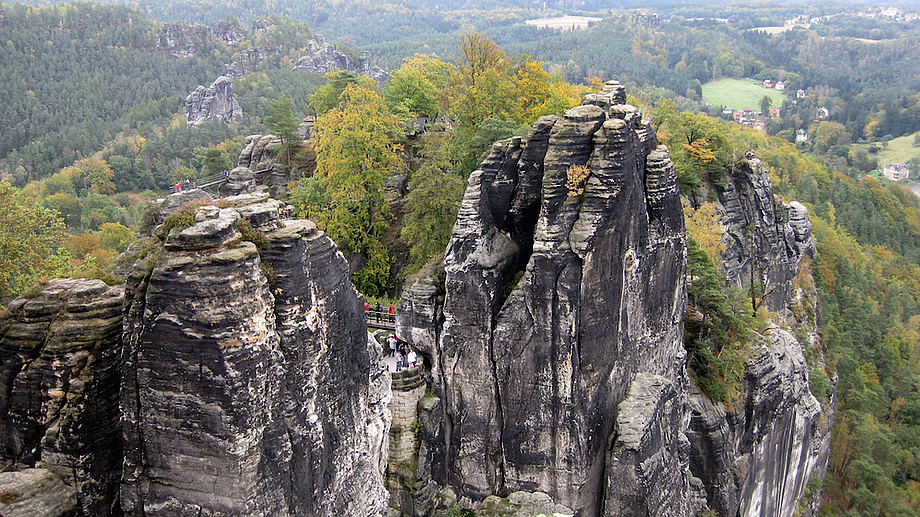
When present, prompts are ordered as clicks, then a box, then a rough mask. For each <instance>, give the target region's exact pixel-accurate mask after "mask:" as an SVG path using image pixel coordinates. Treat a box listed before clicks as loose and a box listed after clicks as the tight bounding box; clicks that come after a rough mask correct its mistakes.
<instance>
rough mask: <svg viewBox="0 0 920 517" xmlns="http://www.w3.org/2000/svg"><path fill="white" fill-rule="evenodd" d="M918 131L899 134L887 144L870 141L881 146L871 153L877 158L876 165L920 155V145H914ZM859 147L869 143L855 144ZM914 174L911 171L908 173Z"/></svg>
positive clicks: (866, 145) (903, 160)
mask: <svg viewBox="0 0 920 517" xmlns="http://www.w3.org/2000/svg"><path fill="white" fill-rule="evenodd" d="M918 134H920V132H917V133H913V134H910V135H906V136H899V137H898V138H895V139H893V140H889V141H888V145H887V146H884V147H882V143H881V142H871V143H872V144H875V145H877V146H878V147H881V149H880V150H879V152H878V153H876V154H874V155H871V156H874V157H876V158H877V159H878V166H879V167H883V166H884V165H885V164H886V163H892V162H895V163H907V161H908V160H910V159H911V158H913V157H915V156H920V147H914V138H916V135H918ZM857 145H858V146H859V147H862V148H864V149H865V148H866V147H868V146H869V145H870V144H857ZM910 175H911V176H913V175H914V173H913V172H911V174H910Z"/></svg>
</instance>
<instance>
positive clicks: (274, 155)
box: [237, 135, 288, 196]
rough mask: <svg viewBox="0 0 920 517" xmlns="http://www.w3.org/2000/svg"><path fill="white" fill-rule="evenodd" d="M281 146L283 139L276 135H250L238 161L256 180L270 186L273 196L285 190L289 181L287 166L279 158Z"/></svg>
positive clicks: (238, 165)
mask: <svg viewBox="0 0 920 517" xmlns="http://www.w3.org/2000/svg"><path fill="white" fill-rule="evenodd" d="M280 148H281V139H280V138H278V137H277V136H275V135H250V136H249V137H247V138H246V145H244V146H243V151H242V152H240V157H239V160H238V161H237V167H244V168H246V169H248V170H249V171H250V172H249V173H251V174H253V177H254V179H255V182H256V183H257V184H259V185H266V186H268V191H269V192H270V193H271V195H273V196H278V195H280V194H281V193H283V192H285V189H286V188H287V182H288V173H287V168H286V167H285V166H284V164H283V163H281V160H280V159H279V158H278V150H279V149H280ZM247 175H248V174H247Z"/></svg>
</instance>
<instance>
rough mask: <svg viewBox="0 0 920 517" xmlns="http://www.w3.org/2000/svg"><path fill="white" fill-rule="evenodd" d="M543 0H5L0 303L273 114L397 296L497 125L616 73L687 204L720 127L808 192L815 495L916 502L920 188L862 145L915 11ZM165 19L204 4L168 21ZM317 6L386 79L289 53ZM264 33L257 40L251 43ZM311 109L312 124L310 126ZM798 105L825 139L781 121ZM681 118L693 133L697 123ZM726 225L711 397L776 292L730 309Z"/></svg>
mask: <svg viewBox="0 0 920 517" xmlns="http://www.w3.org/2000/svg"><path fill="white" fill-rule="evenodd" d="M530 3H532V2H518V3H512V4H507V5H508V7H504V8H501V9H497V10H492V11H486V10H475V9H472V8H471V7H476V6H479V4H477V5H473V4H471V3H464V4H463V6H462V8H463V9H464V10H457V9H455V8H454V7H455V6H454V5H452V4H451V3H450V2H445V3H443V4H441V5H442V6H443V8H442V9H439V10H420V9H416V8H415V7H417V6H414V5H410V4H408V3H406V4H389V3H382V2H381V3H377V2H367V3H349V4H344V3H340V2H317V3H312V4H310V5H309V6H307V5H293V4H286V3H284V4H283V5H280V6H279V9H278V10H277V11H276V12H274V13H265V12H262V11H260V9H263V6H262V4H259V6H254V5H245V3H238V4H237V3H234V2H229V3H223V4H221V6H222V7H221V8H219V9H216V8H215V7H217V6H211V5H209V4H205V3H201V4H187V3H186V4H182V5H184V6H189V5H191V6H192V7H191V8H188V10H183V9H184V8H183V9H180V8H179V3H170V2H165V3H163V4H158V7H151V9H158V10H159V11H156V12H151V14H155V15H156V16H157V17H159V18H160V20H161V21H157V20H155V19H153V18H152V17H150V16H149V15H148V13H145V12H142V11H139V10H136V9H134V8H131V7H125V6H104V5H94V4H59V5H54V6H49V7H41V8H39V7H29V6H25V5H22V4H17V5H15V6H10V5H6V4H0V28H2V29H0V30H2V32H0V45H3V46H4V50H5V52H4V53H3V54H2V57H0V74H2V75H0V99H2V101H3V102H2V103H0V106H2V107H0V124H2V127H4V128H5V130H4V136H5V137H6V138H4V139H3V141H2V142H0V176H2V178H3V180H2V181H0V222H2V224H0V242H3V243H4V245H3V246H2V248H0V303H5V302H7V301H8V300H9V299H10V297H12V296H15V295H17V294H20V293H22V292H26V291H27V290H28V289H29V287H30V286H31V285H32V284H33V283H34V282H35V281H37V280H41V279H43V278H48V277H50V276H52V275H58V274H72V275H82V276H92V277H99V278H104V279H107V280H108V281H117V279H115V278H114V277H112V275H111V274H109V271H110V270H111V267H112V264H113V263H114V261H115V257H117V255H118V253H120V252H121V251H123V250H124V249H125V247H126V246H127V245H128V244H129V243H130V242H132V241H133V240H134V238H135V232H136V231H137V229H138V228H139V227H140V226H141V225H142V223H143V219H144V217H145V209H144V207H145V206H146V203H145V202H146V200H149V199H151V198H153V197H156V196H158V195H162V194H163V193H165V191H166V188H167V187H168V185H171V184H172V183H174V182H175V181H177V180H179V179H182V178H186V177H197V176H204V175H207V174H209V173H212V172H214V171H216V170H223V169H226V168H230V167H232V166H233V164H234V163H235V160H236V157H237V156H238V155H239V152H240V149H241V148H242V145H243V141H244V138H245V136H246V135H248V134H252V133H265V132H269V131H271V132H273V133H275V134H277V135H281V136H282V138H283V140H284V141H285V142H286V144H285V145H286V146H288V147H287V149H285V150H283V154H282V155H283V156H284V158H285V161H286V162H287V163H288V164H289V166H290V168H291V170H292V171H296V173H294V174H293V179H294V180H296V181H294V182H292V184H291V185H290V187H291V189H290V193H289V198H288V201H289V202H290V203H291V204H292V205H294V206H295V207H296V208H297V210H298V211H299V212H300V214H301V215H307V216H309V217H311V218H314V219H316V220H317V221H318V222H319V224H321V225H322V227H323V228H324V229H325V230H326V231H327V232H328V233H329V234H330V235H332V236H333V237H334V238H335V240H336V241H337V242H338V244H339V245H340V246H341V247H342V248H343V250H345V251H346V252H348V253H349V254H354V255H360V256H362V257H363V258H364V259H365V260H364V265H363V267H362V268H361V269H360V270H359V271H358V272H357V273H356V275H355V283H356V285H358V286H359V288H360V289H361V290H362V292H364V293H366V294H368V295H374V296H378V295H381V296H382V295H389V296H395V295H396V294H397V291H398V287H399V283H400V281H401V280H402V279H403V278H404V276H405V275H406V274H407V273H409V272H411V271H413V270H415V269H417V268H419V267H421V266H423V265H424V264H426V263H429V262H430V261H432V260H437V258H438V256H439V254H440V253H442V252H443V250H444V247H445V243H446V241H447V239H448V237H449V234H450V230H451V227H452V225H453V221H454V219H455V215H456V209H457V206H458V204H459V201H460V198H461V196H462V192H463V189H464V185H465V179H466V178H467V177H468V175H469V173H470V172H471V171H472V170H473V168H475V166H476V165H477V163H478V162H479V160H480V159H481V158H482V156H483V153H484V152H486V151H487V150H488V148H489V146H490V145H491V144H492V142H493V141H495V140H498V139H501V138H506V137H509V136H512V135H524V136H526V130H527V128H528V127H529V126H530V125H531V124H532V123H533V121H534V120H536V118H537V117H539V116H541V115H544V114H549V113H560V112H561V111H563V110H564V109H566V108H568V107H570V106H573V105H575V104H577V103H578V102H579V100H580V98H581V97H582V95H583V94H584V93H586V92H589V91H594V90H596V89H597V88H598V87H599V86H600V84H601V80H607V79H618V80H620V81H621V82H622V83H624V84H626V85H628V88H629V91H630V92H631V93H632V97H631V102H634V103H635V104H637V105H639V106H640V107H641V108H642V110H643V112H645V113H647V114H649V115H650V116H651V117H652V118H653V123H654V124H655V125H656V126H657V128H658V131H659V138H660V139H661V140H662V141H663V142H664V143H667V144H668V145H669V146H670V148H671V150H672V156H673V159H674V160H675V164H676V167H677V170H678V172H679V178H680V182H681V187H682V190H683V192H684V193H685V194H686V195H687V198H688V199H690V200H694V201H693V204H694V205H695V206H694V207H693V208H694V209H695V210H696V213H699V214H707V212H706V209H707V203H706V201H707V200H706V199H705V196H702V197H701V198H700V199H697V198H698V197H700V196H699V195H697V194H698V192H699V191H698V189H699V187H700V186H702V185H704V184H705V182H707V181H711V180H712V178H713V177H715V176H717V173H718V171H719V170H722V169H725V168H727V167H731V166H733V165H734V160H739V159H740V158H738V157H737V156H733V154H732V153H730V152H728V151H727V150H728V149H730V148H735V149H748V150H752V151H754V152H755V153H756V156H757V157H758V158H759V159H761V160H762V161H763V162H764V163H765V164H766V165H767V167H768V169H769V170H770V173H771V177H772V180H773V183H774V187H775V189H776V192H777V194H779V195H780V196H781V197H782V198H783V199H784V200H787V201H790V200H793V199H795V200H799V201H801V202H803V203H805V204H806V205H807V206H808V207H809V210H810V211H809V215H810V217H811V219H812V221H813V223H814V233H815V237H816V239H817V240H818V250H819V254H818V256H817V258H816V259H815V260H814V261H813V262H812V263H811V264H809V265H808V267H810V269H811V271H812V272H813V274H814V277H815V281H816V284H817V289H818V291H819V294H820V314H819V315H816V318H817V320H818V321H819V322H820V335H821V340H820V342H819V343H816V344H814V346H813V348H812V349H810V350H809V351H808V357H809V360H810V365H811V368H812V372H811V373H812V376H811V377H812V390H813V392H814V393H815V395H816V396H818V397H819V398H820V399H822V400H823V401H824V403H831V401H832V400H833V399H832V395H833V393H834V392H833V385H834V382H836V383H837V403H838V406H837V411H838V413H837V419H836V423H837V425H836V428H835V436H834V441H833V454H832V458H831V462H830V466H829V468H828V475H827V478H826V479H825V480H824V484H823V490H822V491H821V497H822V498H823V506H822V512H823V514H824V515H854V516H857V515H866V516H869V515H873V516H876V515H884V516H896V515H916V514H917V513H918V512H920V201H918V199H920V198H918V197H917V196H915V195H914V194H913V193H912V192H911V191H910V190H909V189H907V188H905V187H902V186H899V185H897V184H893V183H890V182H887V181H884V180H878V179H875V178H872V177H869V176H866V175H864V174H863V173H864V172H867V170H869V169H870V168H872V167H871V159H870V157H868V156H867V155H866V154H865V153H867V152H868V151H864V150H863V149H864V148H863V147H860V146H861V145H864V144H867V143H872V144H873V145H876V144H877V145H878V146H883V145H884V144H885V142H886V141H888V140H890V139H891V138H893V137H898V136H902V135H909V134H911V133H913V132H917V131H918V130H920V95H918V93H917V92H918V91H920V63H918V62H917V60H918V59H920V52H918V41H920V24H918V23H917V22H916V21H915V22H913V23H908V22H904V21H899V20H894V19H883V18H878V17H860V16H855V15H849V14H847V13H849V12H851V11H852V10H853V9H854V7H853V6H834V5H831V4H816V5H812V6H808V7H802V6H793V5H787V4H779V5H777V6H769V7H754V8H746V10H745V9H740V8H734V7H732V8H729V7H724V6H723V7H713V8H709V9H703V8H702V7H699V6H685V5H680V4H677V5H674V6H671V7H668V8H667V10H665V8H662V10H661V11H659V17H658V18H657V21H656V20H655V19H653V18H650V17H649V16H648V11H643V12H634V11H606V12H603V13H594V14H600V15H601V16H598V17H601V18H603V19H602V20H601V21H599V22H596V23H594V24H593V25H592V26H591V27H590V28H589V29H588V30H583V31H567V32H557V31H554V30H551V29H539V28H536V27H533V26H529V25H525V24H523V21H524V20H527V19H529V18H532V17H535V16H538V15H542V14H544V13H545V12H546V11H543V9H544V8H543V7H542V5H539V6H534V5H527V4H530ZM519 4H520V5H519ZM541 4H542V3H541ZM562 5H563V4H553V5H551V6H550V7H551V8H552V9H557V8H558V7H559V6H562ZM481 6H486V7H491V5H490V4H489V3H487V2H483V3H481ZM597 7H598V8H600V7H601V6H597ZM580 8H581V9H583V10H588V9H591V8H594V4H592V3H590V2H588V3H584V4H581V7H580ZM298 9H300V10H298ZM538 9H539V10H538ZM720 10H724V12H720ZM193 11H194V12H193ZM307 11H309V12H307ZM204 12H208V13H210V14H209V16H211V17H215V16H216V18H213V20H211V19H208V18H206V17H204V16H203V13H204ZM277 13H281V14H288V15H290V17H284V16H278V15H277ZM803 13H807V14H810V15H811V16H814V17H819V16H823V17H827V16H830V15H834V14H837V15H836V16H830V17H829V18H826V19H825V18H822V19H821V21H820V22H818V21H816V22H815V23H813V24H812V25H811V26H810V27H809V28H805V27H800V28H796V29H793V30H790V31H786V32H782V33H780V34H773V35H768V34H765V33H760V32H753V31H748V30H747V29H749V28H751V27H757V26H766V25H782V23H783V21H784V20H785V19H788V18H790V17H792V16H797V15H800V14H803ZM262 16H264V17H262ZM237 17H238V18H237ZM295 17H297V18H296V19H295ZM698 18H705V19H698ZM716 18H719V19H723V18H724V19H725V20H727V21H716V20H715V19H716ZM176 19H184V20H186V21H208V22H211V25H212V28H208V27H203V26H195V25H189V24H187V23H184V22H182V23H169V24H167V23H165V20H176ZM298 19H299V20H305V21H298ZM240 20H245V23H244V22H242V21H240ZM252 22H257V24H258V26H259V27H261V29H260V30H258V31H254V30H250V29H249V28H248V27H249V25H250V24H251V23H252ZM169 31H172V33H173V34H180V35H181V37H179V38H178V39H173V40H169V39H168V38H167V37H166V35H167V33H168V32H169ZM315 32H322V33H324V34H325V35H326V36H327V40H334V41H336V42H337V46H339V48H341V49H342V50H343V51H346V52H348V53H350V54H352V55H355V54H356V53H357V51H358V50H371V51H372V53H373V54H374V55H375V56H376V57H377V61H378V63H380V64H385V65H386V66H387V67H388V68H389V70H390V72H391V74H390V80H389V81H388V82H386V83H384V84H376V83H375V82H374V81H372V80H370V79H368V78H365V77H362V76H360V75H357V74H354V73H350V72H346V71H334V72H331V73H329V74H326V75H325V76H322V75H320V74H311V73H305V72H296V71H292V70H291V64H292V62H293V61H295V60H296V59H297V57H299V56H300V55H302V53H303V51H304V49H305V48H306V46H307V45H308V41H309V39H310V37H312V36H313V34H314V33H315ZM227 34H236V35H238V36H235V37H232V38H226V37H224V36H221V35H227ZM397 36H398V37H397ZM854 38H864V39H872V40H877V41H879V43H867V42H864V41H860V40H857V39H854ZM170 41H172V42H170ZM382 41H386V43H382ZM265 50H271V52H259V51H265ZM254 53H255V54H262V55H263V57H262V58H259V59H257V60H255V61H247V59H248V58H247V57H246V56H251V55H253V54H254ZM230 63H238V64H240V63H241V64H244V65H245V66H244V68H245V69H246V73H245V75H243V76H242V77H238V78H237V79H235V80H234V88H235V92H236V96H237V99H238V101H239V103H240V105H241V106H242V108H243V111H244V114H245V117H246V119H245V121H244V122H242V123H239V124H230V125H224V124H204V125H201V126H191V127H190V126H187V125H186V121H185V118H184V115H183V103H184V99H185V96H186V95H187V94H188V93H189V92H191V91H192V90H193V89H194V88H195V87H196V86H197V85H199V84H204V85H207V84H209V83H210V82H211V81H212V80H213V79H214V78H216V77H217V76H218V75H220V74H222V73H224V71H225V68H224V66H225V65H227V64H230ZM721 77H733V78H743V77H753V78H757V79H769V78H779V77H782V78H785V79H786V80H788V81H789V83H790V86H791V88H792V89H794V90H795V89H802V90H804V91H805V92H806V96H805V97H804V98H802V99H793V98H792V96H791V95H790V99H789V102H788V103H786V102H784V103H783V106H782V116H781V117H779V118H778V119H776V120H771V121H770V122H769V124H768V125H767V127H766V131H755V130H753V129H750V128H746V127H742V126H740V125H738V124H735V123H733V122H729V121H726V120H719V119H718V117H719V115H720V114H721V110H720V109H718V108H719V107H715V106H713V107H707V106H705V105H704V104H703V103H702V99H701V93H700V87H701V85H702V84H705V83H706V82H708V81H711V80H713V79H716V78H721ZM793 100H796V101H797V102H796V103H795V104H793V102H792V101H793ZM820 107H826V108H827V109H828V114H827V117H826V118H824V119H821V120H819V119H818V118H817V116H816V115H815V112H816V110H817V109H818V108H820ZM307 113H310V114H312V115H315V125H314V137H313V140H312V141H311V143H310V144H309V145H307V144H303V143H300V142H299V139H297V138H296V127H297V124H298V123H299V122H300V121H301V119H302V118H303V117H304V116H305V115H306V114H307ZM419 117H427V119H428V120H429V121H432V123H431V124H430V125H429V126H428V127H427V128H426V129H425V130H424V131H420V130H419V129H418V128H417V127H415V126H414V125H413V124H412V122H413V121H416V120H418V118H419ZM798 130H804V131H807V132H808V133H810V134H812V135H813V138H812V140H811V141H809V142H807V143H798V144H796V143H794V142H792V141H791V140H794V138H792V136H794V134H795V131H798ZM690 131H693V132H695V133H696V134H698V135H702V136H701V137H699V138H696V139H694V140H693V141H692V142H690V143H689V144H688V143H687V142H686V135H687V134H688V132H690ZM291 142H294V143H291ZM346 151H347V152H346ZM917 154H920V153H917ZM359 158H360V160H359ZM876 165H877V164H876ZM394 171H399V172H400V173H403V174H405V175H406V176H407V178H406V186H407V187H406V194H405V197H399V196H396V198H394V196H393V195H392V192H388V191H387V188H388V187H387V186H386V185H387V180H388V178H389V177H390V176H391V175H392V173H393V172H394ZM695 193H696V194H695ZM711 215H712V214H709V216H711ZM688 217H690V216H689V215H688ZM710 226H711V223H710ZM691 227H693V225H692V224H691ZM710 230H711V228H710ZM710 237H711V236H710ZM710 240H711V239H710ZM711 245H712V243H711V242H710V241H707V236H706V234H705V232H703V233H697V234H694V245H693V246H692V247H691V250H690V258H691V264H690V267H691V270H692V271H695V272H696V274H695V275H694V276H695V277H697V278H698V279H700V280H699V281H698V282H697V281H695V282H694V284H695V285H693V286H691V296H694V297H695V303H698V304H700V305H701V306H703V305H705V306H706V307H707V310H712V311H715V312H718V313H720V314H723V315H724V316H725V317H724V318H722V319H721V321H722V325H723V326H722V327H720V328H712V329H707V334H708V335H709V336H710V337H711V338H712V339H714V340H715V341H706V340H703V339H699V340H696V341H693V340H691V339H688V342H689V345H688V346H690V347H691V350H690V351H691V355H692V356H695V357H698V358H699V359H700V360H701V361H704V362H705V361H708V362H710V363H712V365H713V366H714V368H710V369H708V370H703V369H696V370H695V372H696V375H697V376H698V381H699V382H700V383H701V384H702V385H703V386H704V389H706V392H707V393H709V394H710V396H712V397H713V398H714V399H719V400H721V399H723V398H724V397H728V396H730V393H731V390H732V382H735V380H733V378H732V373H731V371H730V370H731V367H732V365H731V364H728V362H729V361H730V360H734V359H733V357H734V358H735V359H737V358H738V357H739V356H737V354H743V347H740V348H739V347H735V348H733V349H732V350H734V352H733V353H736V355H735V356H733V355H732V354H722V355H721V356H719V357H717V356H716V355H715V354H712V353H711V350H716V349H719V350H725V349H727V348H726V347H731V346H732V345H731V344H730V343H729V341H730V340H728V337H729V336H744V335H747V331H749V330H751V329H753V328H757V326H758V325H762V324H763V321H764V319H765V318H767V317H769V315H765V314H759V315H754V316H750V317H749V316H747V311H743V312H744V314H741V311H735V310H734V309H733V305H732V304H733V303H734V302H733V298H732V296H736V295H737V293H732V292H730V291H723V290H722V289H721V286H722V285H723V284H724V279H722V278H721V277H720V276H719V272H718V264H717V263H716V262H713V261H712V260H711V258H712V257H710V254H709V253H707V250H709V251H711V248H708V246H710V247H711ZM716 258H717V255H716ZM713 286H715V287H713ZM736 312H737V314H736ZM688 327H691V328H690V329H689V330H690V331H694V329H693V328H692V326H688ZM695 330H696V331H697V334H696V337H699V336H701V335H702V333H699V332H698V331H699V329H695ZM794 330H797V331H799V332H801V329H794ZM691 337H692V336H691ZM707 354H708V355H707ZM819 486H820V484H819V483H818V482H817V481H816V482H815V483H814V486H813V488H815V489H817V488H819ZM814 493H815V492H812V494H814Z"/></svg>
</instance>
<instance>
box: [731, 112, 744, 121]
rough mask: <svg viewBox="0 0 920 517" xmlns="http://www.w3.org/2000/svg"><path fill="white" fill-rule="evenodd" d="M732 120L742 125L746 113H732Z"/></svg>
mask: <svg viewBox="0 0 920 517" xmlns="http://www.w3.org/2000/svg"><path fill="white" fill-rule="evenodd" d="M732 118H733V119H735V122H738V123H740V122H741V121H742V120H744V112H743V111H741V110H735V111H733V112H732Z"/></svg>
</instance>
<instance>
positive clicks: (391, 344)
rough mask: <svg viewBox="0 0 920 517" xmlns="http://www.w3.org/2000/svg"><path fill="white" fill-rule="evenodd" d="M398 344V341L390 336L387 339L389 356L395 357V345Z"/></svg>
mask: <svg viewBox="0 0 920 517" xmlns="http://www.w3.org/2000/svg"><path fill="white" fill-rule="evenodd" d="M398 342H399V340H397V339H396V336H390V337H388V338H387V345H389V347H390V355H392V356H394V357H395V356H396V343H398Z"/></svg>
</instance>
